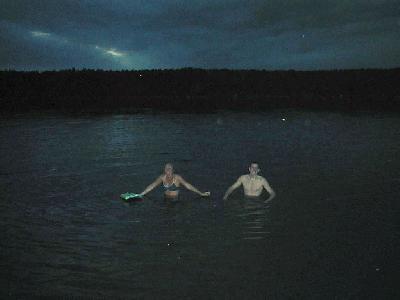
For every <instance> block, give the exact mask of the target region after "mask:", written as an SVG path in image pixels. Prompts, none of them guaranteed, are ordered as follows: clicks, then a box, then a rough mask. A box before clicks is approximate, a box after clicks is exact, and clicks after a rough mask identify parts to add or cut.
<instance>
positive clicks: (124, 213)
mask: <svg viewBox="0 0 400 300" xmlns="http://www.w3.org/2000/svg"><path fill="white" fill-rule="evenodd" d="M399 125H400V119H399V117H398V116H396V115H390V114H385V115H382V114H380V115H372V114H357V115H354V114H353V115H349V114H340V113H323V112H321V113H312V112H301V111H285V112H271V113H260V114H254V113H253V114H250V113H229V112H221V113H217V114H202V115H192V114H164V115H160V114H143V115H140V114H137V115H111V116H60V115H41V116H37V115H36V116H35V115H20V116H15V117H12V118H5V119H3V120H1V121H0V187H1V191H0V193H1V194H0V197H1V199H0V223H1V228H2V238H1V240H0V246H1V258H2V260H1V261H2V262H1V264H2V268H1V269H2V271H1V272H2V276H1V287H2V288H1V296H2V298H4V297H12V298H14V297H16V298H22V299H23V298H30V297H32V296H79V297H92V298H101V297H120V298H154V299H161V298H164V299H165V298H170V299H176V298H178V299H179V298H185V299H190V298H211V299H212V298H221V299H223V298H225V299H232V298H238V299H264V298H273V299H276V298H277V299H287V298H305V299H315V298H337V299H350V298H352V299H354V298H365V297H372V298H396V297H398V296H399V292H398V290H397V289H396V288H397V286H396V284H395V281H394V278H395V277H394V274H395V272H396V270H397V267H396V266H398V265H397V264H398V263H399V260H398V256H397V253H398V251H399V250H400V248H399V233H398V225H399V224H398V221H397V219H398V213H399V210H398V208H399V205H398V203H397V197H398V196H397V195H398V193H399V185H400V175H399V165H400V164H399V157H400V155H399V150H398V149H400V136H399V130H398V129H399V128H400V126H399ZM254 160H255V161H258V162H259V164H260V167H261V169H262V174H261V175H263V176H265V177H266V178H267V179H268V181H269V182H270V184H271V186H272V187H273V188H274V190H275V191H276V192H277V198H276V199H274V201H273V202H271V203H270V204H268V205H267V204H264V203H263V201H262V200H248V199H245V198H243V196H242V191H241V190H238V191H237V192H235V193H233V194H232V196H231V197H230V198H229V200H228V201H227V202H225V203H223V201H222V200H221V199H222V195H223V193H224V191H225V190H226V189H227V188H228V186H229V185H230V184H232V183H233V182H234V181H235V180H236V179H237V177H238V176H239V175H241V174H244V173H246V172H247V167H248V164H249V162H251V161H254ZM166 162H173V163H174V164H175V167H176V170H177V172H178V173H179V174H181V175H182V176H183V177H184V178H185V179H186V180H188V181H189V182H191V183H192V184H193V185H195V186H196V187H197V188H199V189H200V190H202V191H206V190H209V191H211V193H212V196H211V197H210V198H200V197H197V196H196V195H195V194H193V193H190V192H186V191H185V192H183V193H182V195H181V197H180V199H179V201H176V202H168V201H164V199H163V197H162V191H161V190H160V189H157V190H155V191H154V192H152V193H151V194H150V195H149V197H148V198H146V199H145V200H144V201H142V202H135V203H129V204H128V203H124V202H123V201H121V200H120V199H119V198H118V196H119V194H121V193H124V192H128V191H129V192H141V191H142V190H143V189H144V187H145V186H146V185H147V184H149V183H150V182H151V181H152V180H154V179H155V178H156V177H157V176H158V175H159V174H160V172H161V171H162V168H163V165H164V164H165V163H166ZM264 196H265V197H267V195H264Z"/></svg>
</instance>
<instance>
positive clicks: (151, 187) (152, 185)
mask: <svg viewBox="0 0 400 300" xmlns="http://www.w3.org/2000/svg"><path fill="white" fill-rule="evenodd" d="M161 183H162V175H160V176H159V177H158V178H157V179H156V180H154V182H152V183H150V184H149V186H148V187H146V188H145V189H144V191H143V192H141V193H140V195H142V196H144V195H146V194H147V193H148V192H150V191H152V190H153V189H154V188H156V187H157V186H159V185H160V184H161Z"/></svg>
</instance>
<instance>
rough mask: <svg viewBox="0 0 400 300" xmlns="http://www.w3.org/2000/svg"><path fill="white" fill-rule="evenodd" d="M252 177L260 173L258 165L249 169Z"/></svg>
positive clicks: (252, 165) (253, 165)
mask: <svg viewBox="0 0 400 300" xmlns="http://www.w3.org/2000/svg"><path fill="white" fill-rule="evenodd" d="M249 171H250V175H257V173H258V172H259V171H260V168H259V167H258V164H251V165H250V167H249Z"/></svg>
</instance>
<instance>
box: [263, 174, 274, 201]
mask: <svg viewBox="0 0 400 300" xmlns="http://www.w3.org/2000/svg"><path fill="white" fill-rule="evenodd" d="M262 185H263V187H264V189H266V190H267V192H268V193H269V198H268V199H267V200H265V201H264V202H265V203H267V202H269V201H271V200H272V199H274V198H275V196H276V193H275V191H274V190H273V189H272V187H271V186H270V185H269V183H268V181H267V180H266V179H265V178H264V180H263V182H262Z"/></svg>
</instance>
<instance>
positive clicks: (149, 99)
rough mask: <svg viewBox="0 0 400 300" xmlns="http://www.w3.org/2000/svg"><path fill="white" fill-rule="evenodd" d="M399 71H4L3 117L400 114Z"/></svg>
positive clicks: (0, 86) (0, 75)
mask: <svg viewBox="0 0 400 300" xmlns="http://www.w3.org/2000/svg"><path fill="white" fill-rule="evenodd" d="M399 82H400V68H397V69H386V70H381V69H362V70H331V71H266V70H207V69H194V68H184V69H175V70H140V71H138V70H135V71H132V70H122V71H104V70H88V69H83V70H75V69H70V70H62V71H43V72H39V71H12V70H4V71H0V109H1V111H3V112H26V111H41V110H60V111H73V112H77V111H92V112H114V111H140V110H143V109H151V110H167V111H168V110H170V111H191V112H209V111H215V110H220V109H229V110H248V111H251V110H269V109H276V108H299V109H324V110H349V111H354V110H397V111H398V110H399V108H400V84H399Z"/></svg>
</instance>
